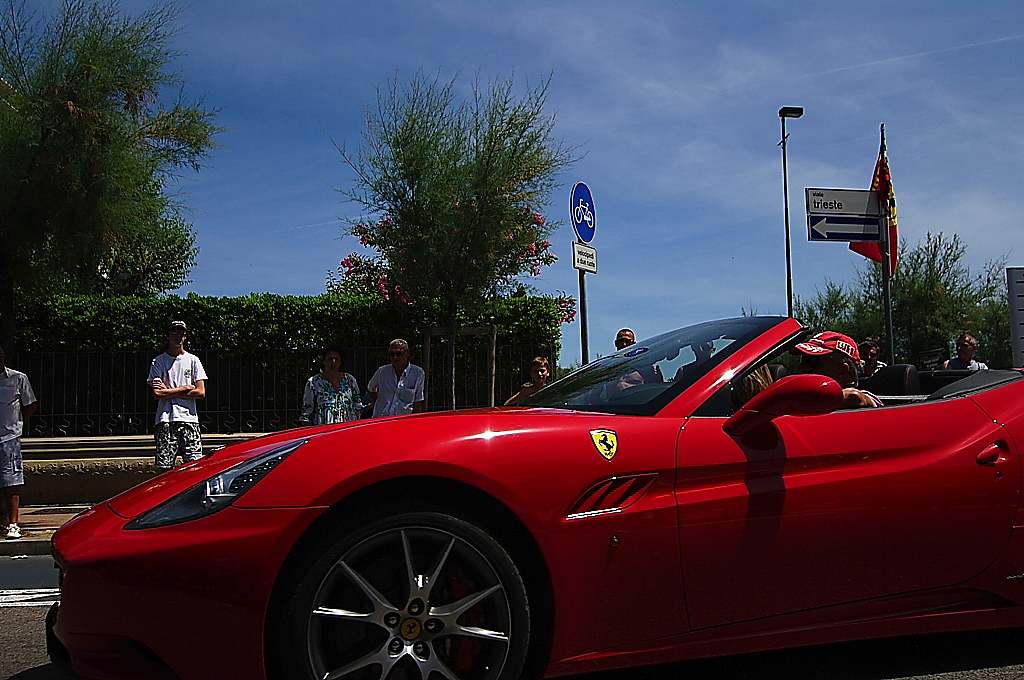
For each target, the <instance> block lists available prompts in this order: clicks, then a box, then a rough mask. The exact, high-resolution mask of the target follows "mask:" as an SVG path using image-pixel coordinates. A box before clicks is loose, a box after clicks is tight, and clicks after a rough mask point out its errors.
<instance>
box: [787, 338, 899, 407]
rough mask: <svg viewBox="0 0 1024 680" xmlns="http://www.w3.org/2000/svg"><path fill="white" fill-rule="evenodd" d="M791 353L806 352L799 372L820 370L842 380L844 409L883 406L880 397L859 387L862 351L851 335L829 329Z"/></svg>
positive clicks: (817, 371)
mask: <svg viewBox="0 0 1024 680" xmlns="http://www.w3.org/2000/svg"><path fill="white" fill-rule="evenodd" d="M789 352H790V354H799V355H803V356H802V358H801V359H800V366H799V367H798V368H797V372H798V373H817V374H820V375H824V376H827V377H829V378H832V379H833V380H835V381H836V382H837V383H839V386H840V387H842V388H843V405H842V408H864V407H873V406H881V405H882V402H881V401H880V400H879V399H878V397H876V396H875V395H873V394H871V393H870V392H865V391H864V390H858V389H857V387H856V385H857V366H858V365H859V364H860V352H859V351H857V343H856V342H854V341H853V339H852V338H850V336H848V335H843V334H842V333H836V332H835V331H825V332H824V333H818V334H817V335H815V336H814V337H813V338H811V339H810V340H808V341H807V342H801V343H800V344H799V345H797V346H796V347H794V348H793V349H791V350H789Z"/></svg>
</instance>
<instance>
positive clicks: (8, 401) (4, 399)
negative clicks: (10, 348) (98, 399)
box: [0, 348, 37, 539]
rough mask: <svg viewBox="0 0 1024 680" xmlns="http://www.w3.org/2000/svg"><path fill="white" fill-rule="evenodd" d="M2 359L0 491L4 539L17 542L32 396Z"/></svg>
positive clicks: (33, 408) (23, 379) (24, 378)
mask: <svg viewBox="0 0 1024 680" xmlns="http://www.w3.org/2000/svg"><path fill="white" fill-rule="evenodd" d="M6 361H7V359H6V356H5V355H4V350H3V348H0V487H3V499H4V506H5V508H6V510H7V521H8V522H10V524H8V525H7V528H6V529H5V532H4V534H5V537H6V538H9V539H15V538H21V528H20V527H18V506H19V502H20V500H21V494H20V493H19V492H20V491H21V487H22V486H24V484H25V471H24V469H23V467H22V461H21V433H22V430H23V429H24V426H25V423H26V422H27V421H28V419H29V418H30V417H31V416H32V414H33V413H35V412H36V406H37V403H36V395H35V394H33V393H32V385H30V384H29V382H28V377H27V376H26V375H25V374H24V373H22V372H21V371H15V370H14V369H13V368H7V364H6Z"/></svg>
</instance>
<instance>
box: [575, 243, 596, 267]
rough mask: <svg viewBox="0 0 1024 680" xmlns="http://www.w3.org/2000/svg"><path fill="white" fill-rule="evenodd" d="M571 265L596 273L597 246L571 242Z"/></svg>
mask: <svg viewBox="0 0 1024 680" xmlns="http://www.w3.org/2000/svg"><path fill="white" fill-rule="evenodd" d="M572 266H573V267H575V268H576V269H579V270H580V271H585V272H590V273H591V274H596V273H597V248H592V247H590V246H587V245H583V244H582V243H579V242H578V241H573V242H572Z"/></svg>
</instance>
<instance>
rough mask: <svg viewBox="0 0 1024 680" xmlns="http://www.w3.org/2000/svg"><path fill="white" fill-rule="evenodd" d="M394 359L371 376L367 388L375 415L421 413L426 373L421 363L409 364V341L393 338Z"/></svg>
mask: <svg viewBox="0 0 1024 680" xmlns="http://www.w3.org/2000/svg"><path fill="white" fill-rule="evenodd" d="M388 360H389V361H390V362H391V363H389V364H385V365H384V366H381V367H380V368H378V369H377V372H376V373H374V374H373V377H372V378H370V382H369V383H368V384H367V386H366V387H367V390H368V391H369V395H370V403H369V404H368V405H367V408H369V407H370V406H373V417H374V418H378V417H380V416H398V415H402V414H403V413H420V412H421V411H423V408H424V405H425V403H424V398H423V379H424V378H425V377H426V375H425V374H424V372H423V369H422V368H420V367H419V366H414V365H413V364H410V363H409V343H408V342H406V341H405V340H402V339H400V338H399V339H396V340H392V341H391V344H390V345H389V346H388Z"/></svg>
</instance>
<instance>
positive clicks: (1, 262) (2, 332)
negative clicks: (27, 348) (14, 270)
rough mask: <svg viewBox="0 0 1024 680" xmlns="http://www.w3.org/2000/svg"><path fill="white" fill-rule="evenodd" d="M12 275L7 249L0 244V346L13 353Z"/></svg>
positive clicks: (8, 352) (6, 351)
mask: <svg viewBox="0 0 1024 680" xmlns="http://www.w3.org/2000/svg"><path fill="white" fill-rule="evenodd" d="M14 328H15V324H14V277H13V276H11V268H10V265H9V263H8V262H7V249H6V248H5V247H2V246H0V347H3V349H4V353H5V354H7V356H10V355H11V354H13V353H14Z"/></svg>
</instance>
